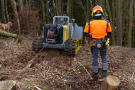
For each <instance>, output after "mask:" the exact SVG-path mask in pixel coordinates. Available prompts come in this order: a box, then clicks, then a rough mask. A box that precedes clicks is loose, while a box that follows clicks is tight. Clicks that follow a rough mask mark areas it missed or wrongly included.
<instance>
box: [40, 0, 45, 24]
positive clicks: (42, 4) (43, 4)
mask: <svg viewBox="0 0 135 90" xmlns="http://www.w3.org/2000/svg"><path fill="white" fill-rule="evenodd" d="M40 1H41V6H42V17H43V23H44V24H46V19H45V3H44V1H43V0H40Z"/></svg>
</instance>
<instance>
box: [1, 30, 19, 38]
mask: <svg viewBox="0 0 135 90" xmlns="http://www.w3.org/2000/svg"><path fill="white" fill-rule="evenodd" d="M0 36H5V37H17V34H12V33H8V32H6V31H2V30H0Z"/></svg>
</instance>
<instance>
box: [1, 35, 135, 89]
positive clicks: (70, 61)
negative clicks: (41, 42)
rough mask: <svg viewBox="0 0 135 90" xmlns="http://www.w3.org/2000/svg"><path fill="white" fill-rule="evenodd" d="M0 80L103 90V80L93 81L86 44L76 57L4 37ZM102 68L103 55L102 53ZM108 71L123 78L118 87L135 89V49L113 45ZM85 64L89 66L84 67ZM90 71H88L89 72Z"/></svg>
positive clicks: (23, 84)
mask: <svg viewBox="0 0 135 90" xmlns="http://www.w3.org/2000/svg"><path fill="white" fill-rule="evenodd" d="M0 40H1V44H0V81H6V80H15V81H17V82H18V84H19V85H20V87H21V88H22V89H24V90H30V89H33V87H34V86H37V87H39V88H41V89H43V90H44V89H46V90H52V89H54V90H103V89H102V85H103V83H102V81H93V80H91V75H92V55H91V52H90V48H89V45H83V46H82V48H81V49H80V51H79V53H78V55H77V56H75V57H71V56H67V55H66V53H65V52H64V51H62V50H56V49H45V50H44V51H42V52H40V53H38V54H37V53H35V52H33V51H32V49H31V46H32V38H30V37H25V38H22V41H23V43H22V44H14V41H15V39H13V38H1V39H0ZM99 62H100V63H99V68H100V69H101V68H102V67H101V66H102V64H101V58H100V56H99ZM108 65H109V67H108V69H109V70H108V74H109V75H114V76H117V77H118V78H119V79H120V85H119V88H118V90H135V75H134V73H135V48H126V47H120V46H110V47H109V49H108ZM84 67H85V68H84ZM87 71H88V72H87Z"/></svg>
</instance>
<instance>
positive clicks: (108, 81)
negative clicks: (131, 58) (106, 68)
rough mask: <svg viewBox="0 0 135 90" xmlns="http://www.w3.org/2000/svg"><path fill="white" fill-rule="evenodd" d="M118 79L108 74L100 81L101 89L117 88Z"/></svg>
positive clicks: (113, 89) (115, 89)
mask: <svg viewBox="0 0 135 90" xmlns="http://www.w3.org/2000/svg"><path fill="white" fill-rule="evenodd" d="M119 84H120V80H119V79H118V78H117V77H116V76H113V75H108V76H107V77H106V78H105V79H104V82H103V83H102V90H117V88H118V86H119Z"/></svg>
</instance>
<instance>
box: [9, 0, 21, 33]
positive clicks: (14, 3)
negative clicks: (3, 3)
mask: <svg viewBox="0 0 135 90" xmlns="http://www.w3.org/2000/svg"><path fill="white" fill-rule="evenodd" d="M11 1H12V3H13V5H14V11H15V15H16V19H17V25H18V31H19V34H21V29H20V21H19V17H18V13H17V8H16V2H15V1H14V0H11Z"/></svg>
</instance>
